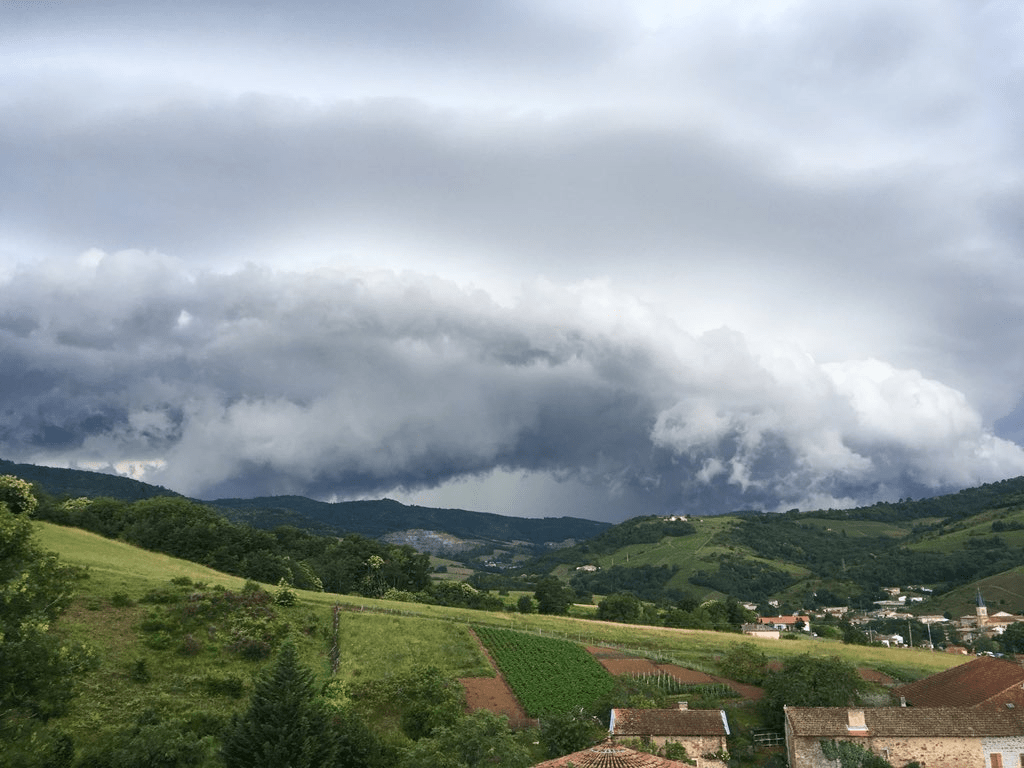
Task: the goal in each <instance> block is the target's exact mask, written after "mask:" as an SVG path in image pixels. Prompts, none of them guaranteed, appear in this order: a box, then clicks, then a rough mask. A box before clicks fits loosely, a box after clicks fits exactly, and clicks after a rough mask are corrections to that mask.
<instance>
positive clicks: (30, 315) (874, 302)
mask: <svg viewBox="0 0 1024 768" xmlns="http://www.w3.org/2000/svg"><path fill="white" fill-rule="evenodd" d="M1022 16H1024V12H1022V11H1021V9H1020V7H1019V5H1018V4H1017V3H1014V2H1009V1H1005V2H999V1H995V2H985V3H976V2H966V1H964V2H960V1H959V0H945V1H943V2H937V3H936V2H923V0H922V1H921V2H918V1H917V0H909V1H908V2H903V3H900V4H898V5H894V4H893V3H891V2H882V0H877V1H875V0H868V1H866V2H857V3H831V4H822V3H817V2H811V1H810V0H805V1H802V2H788V1H787V2H783V1H782V0H779V1H778V2H773V1H771V0H769V1H768V2H762V3H758V4H757V5H756V6H754V5H750V4H740V3H722V2H718V1H717V0H715V1H714V2H712V1H710V0H709V2H692V3H685V4H678V3H668V2H666V3H660V2H643V3H639V2H628V1H627V0H621V1H620V0H599V1H598V2H587V3H581V2H575V1H574V0H564V2H561V1H560V2H500V1H496V2H490V3H487V4H486V5H481V4H479V3H475V2H456V3H449V4H447V5H446V10H445V13H444V14H443V15H441V14H438V12H437V9H436V7H435V6H433V5H432V4H429V3H423V2H419V1H418V0H382V1H381V2H377V3H373V4H360V3H326V2H309V3H303V4H301V5H300V6H298V7H296V8H290V9H289V10H288V12H282V11H279V10H277V9H275V8H273V7H271V6H268V5H266V4H260V3H256V4H253V3H249V2H246V3H243V2H227V3H218V4H212V5H211V4H208V3H198V2H189V1H187V0H186V1H185V2H182V1H181V0H178V1H177V2H175V3H169V2H153V3H147V4H146V5H145V7H137V4H130V3H125V2H121V0H109V1H107V2H96V3H89V4H72V5H70V6H67V5H66V4H58V3H47V2H33V3H6V4H0V166H2V168H3V178H4V184H2V185H0V361H2V363H3V365H2V367H0V455H4V456H5V457H7V458H15V459H21V460H30V461H38V462H40V463H63V464H72V465H80V466H99V467H104V468H115V469H117V470H119V471H131V472H134V473H135V474H137V475H138V476H140V477H143V478H144V479H146V480H149V481H152V482H158V483H162V484H164V485H167V486H169V487H172V488H174V489H175V490H180V491H183V492H186V493H192V494H196V495H201V496H207V497H210V496H216V495H228V494H232V495H254V494H259V493H285V492H295V493H305V494H310V495H317V496H320V497H323V498H349V497H353V496H359V495H381V494H385V493H387V494H390V495H393V496H397V497H400V498H403V499H406V500H416V501H420V502H422V503H431V504H444V503H446V502H451V503H452V504H453V505H454V504H455V503H456V502H457V503H458V504H459V505H461V506H470V507H471V508H486V509H493V510H495V511H506V512H511V513H513V514H523V515H530V514H566V513H568V514H580V515H589V516H603V517H605V518H608V519H620V518H622V517H625V516H628V515H631V514H638V513H641V512H651V511H664V510H674V509H679V508H683V509H687V510H688V511H715V512H719V511H726V510H729V509H735V508H743V507H758V508H766V509H785V508H788V507H791V506H832V505H836V506H846V505H850V504H854V503H869V502H871V501H874V500H876V499H886V498H899V497H905V496H919V495H923V494H925V493H935V492H939V491H943V490H951V489H956V488H959V487H964V486H966V485H971V484H975V483H978V482H985V481H989V480H997V479H1001V478H1004V477H1008V476H1012V475H1017V474H1022V473H1024V455H1022V450H1021V448H1020V446H1021V445H1024V355H1022V354H1021V352H1020V350H1022V349H1024V323H1022V322H1021V318H1022V317H1024V298H1022V297H1024V225H1022V221H1024V219H1022V217H1021V211H1022V210H1024V157H1022V149H1024V145H1022V143H1021V140H1020V131H1019V118H1018V117H1017V115H1018V112H1019V104H1020V103H1021V102H1022V100H1024V92H1022V90H1024V88H1022V83H1024V78H1021V74H1022V69H1024V61H1022V59H1021V57H1020V54H1019V51H1020V50H1021V49H1022V43H1024V41H1022V40H1021V36H1022V35H1024V32H1022V30H1024V25H1022V24H1021V21H1022V20H1024V19H1022ZM510 497H511V498H510ZM467 500H468V501H467Z"/></svg>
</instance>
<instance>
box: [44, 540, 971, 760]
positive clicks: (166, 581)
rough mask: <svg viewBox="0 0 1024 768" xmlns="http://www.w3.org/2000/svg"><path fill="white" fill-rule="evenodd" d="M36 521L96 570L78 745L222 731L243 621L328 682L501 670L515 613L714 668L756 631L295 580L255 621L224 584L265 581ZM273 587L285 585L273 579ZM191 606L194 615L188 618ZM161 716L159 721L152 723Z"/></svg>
mask: <svg viewBox="0 0 1024 768" xmlns="http://www.w3.org/2000/svg"><path fill="white" fill-rule="evenodd" d="M38 525H39V536H40V540H41V543H42V545H43V546H44V548H45V549H48V550H52V551H55V552H57V553H58V554H59V555H60V557H61V559H62V561H65V562H67V563H69V564H72V565H77V566H80V567H83V568H85V569H87V571H88V578H86V579H84V580H83V581H81V582H80V583H79V585H78V596H77V597H76V599H75V601H74V603H73V605H72V607H71V609H70V610H69V611H68V613H67V614H66V615H65V616H64V617H63V618H62V619H61V620H60V622H59V624H58V631H59V632H60V633H62V634H63V635H64V636H66V637H68V638H71V639H74V640H80V641H84V642H86V643H88V644H89V646H90V647H91V648H92V651H93V659H94V664H93V665H92V666H91V667H90V668H89V669H88V670H85V671H83V672H82V673H81V680H80V690H81V694H80V695H79V696H78V697H77V698H76V699H74V701H73V703H72V707H71V710H70V712H69V713H68V714H67V715H66V716H63V717H59V718H55V719H54V720H53V721H51V722H50V723H49V724H48V725H47V729H48V732H49V733H52V734H64V735H65V736H67V737H68V738H69V739H70V740H71V741H72V742H73V743H74V745H75V746H76V748H77V750H78V752H79V755H83V754H88V753H89V752H90V751H96V750H101V751H102V750H106V751H107V753H109V751H110V745H111V744H114V743H128V742H130V741H131V740H132V739H138V738H139V734H142V733H145V734H147V736H146V738H149V739H151V740H152V744H151V745H150V746H152V748H154V749H156V748H162V749H163V748H166V749H168V750H169V749H170V748H171V745H172V742H171V735H174V736H175V738H177V739H178V741H176V742H173V743H175V744H177V743H180V739H181V738H182V734H183V733H187V734H189V735H190V737H191V738H195V739H200V740H201V739H203V738H206V739H208V740H207V742H206V743H207V745H209V744H210V743H213V742H210V741H209V739H215V738H216V734H218V733H219V732H220V730H221V729H223V727H225V725H226V723H227V722H229V721H230V718H231V716H232V715H233V714H234V713H236V712H239V711H240V710H241V709H243V708H244V706H245V705H246V701H247V697H248V696H249V694H250V693H251V691H252V686H253V682H252V681H253V679H254V677H255V676H257V675H258V674H259V673H260V671H261V670H262V669H263V668H264V667H265V665H266V664H267V663H269V661H268V659H267V657H266V656H263V655H260V654H259V653H250V652H241V651H239V650H238V649H239V648H243V649H244V648H247V647H252V646H245V645H242V646H239V645H238V643H237V639H238V632H239V631H242V632H244V633H252V632H254V631H263V630H261V629H260V627H264V628H267V629H269V630H270V634H268V635H265V636H266V637H267V638H269V639H268V642H269V643H271V644H273V645H274V646H275V647H276V645H277V643H278V642H279V640H280V637H282V636H283V635H282V634H281V633H282V632H285V631H287V632H288V633H290V635H291V636H292V637H293V638H295V640H296V642H297V644H298V649H299V652H300V656H301V658H302V660H303V661H304V662H305V664H306V665H307V666H308V667H310V668H311V669H312V670H313V671H314V672H315V675H316V678H317V685H318V687H320V686H325V685H327V684H329V683H332V681H333V682H334V683H335V684H341V686H342V687H343V688H344V689H345V690H356V689H358V688H359V686H360V685H363V684H366V683H373V682H374V681H386V680H400V679H404V677H403V676H406V675H416V674H422V672H423V669H424V668H426V667H433V668H436V669H437V670H438V671H439V673H440V674H441V675H442V676H448V677H452V678H455V677H476V676H487V675H491V674H493V672H492V671H491V670H490V667H489V665H488V664H487V663H486V660H485V659H484V657H483V655H482V652H481V650H480V647H479V645H478V644H477V643H476V642H475V640H474V639H473V636H472V634H471V633H470V631H469V630H470V627H471V626H473V625H487V626H493V627H503V628H509V627H513V628H515V629H517V630H521V631H528V632H531V633H535V634H542V635H544V636H545V637H560V638H563V639H565V640H569V641H572V642H575V643H580V644H583V645H602V646H614V647H620V648H629V649H631V650H632V651H633V652H634V653H637V654H641V655H645V656H649V657H652V658H658V659H661V660H663V661H665V662H668V663H673V664H678V665H684V666H687V667H689V668H692V669H698V670H706V671H714V670H715V669H716V664H717V661H716V659H717V658H719V657H721V656H722V655H723V654H724V653H725V652H726V651H727V650H728V649H730V648H731V647H733V646H734V645H735V644H737V643H742V642H751V641H750V640H748V639H746V638H744V637H743V636H740V635H736V634H729V633H718V632H701V631H685V630H671V629H666V628H663V627H643V626H623V625H616V624H610V623H605V622H596V621H592V620H587V619H583V618H578V617H574V616H570V617H555V616H540V615H537V614H529V615H524V614H509V613H506V612H491V611H472V610H465V609H458V608H445V607H441V606H434V605H424V604H413V603H392V602H389V601H386V600H376V599H371V598H362V597H358V596H351V595H337V594H329V593H323V592H310V591H304V590H295V593H296V595H297V601H296V603H295V604H294V605H292V606H282V605H276V604H274V605H270V606H268V610H267V611H266V612H264V613H262V614H261V615H262V616H263V618H262V619H260V620H259V622H256V623H253V619H252V618H249V619H245V620H244V621H243V620H242V618H241V617H239V616H231V615H224V614H218V613H216V611H217V610H218V608H217V606H218V605H221V604H222V603H223V602H224V600H225V598H224V597H219V596H237V595H244V594H247V593H248V594H254V592H253V591H252V587H253V586H254V585H249V586H247V585H246V582H244V581H243V580H241V579H238V578H235V577H231V576H227V575H225V574H223V573H220V572H217V571H214V570H212V569H209V568H206V567H204V566H201V565H197V564H195V563H192V562H188V561H185V560H180V559H176V558H172V557H168V556H165V555H159V554H154V553H152V552H147V551H145V550H142V549H138V548H136V547H132V546H130V545H127V544H125V543H123V542H118V541H111V540H108V539H104V538H102V537H100V536H97V535H95V534H91V533H87V532H84V531H81V530H78V529H74V528H66V527H61V526H57V525H52V524H49V523H40V524H38ZM264 589H269V590H270V591H271V593H272V592H273V588H264ZM232 599H233V598H232ZM336 606H339V607H340V608H341V609H342V610H340V611H338V610H336V609H335V607H336ZM270 608H272V610H269V609H270ZM193 615H194V616H196V620H195V621H193V620H192V619H190V618H189V616H193ZM189 622H192V623H189ZM334 622H338V623H337V624H335V623H334ZM193 624H195V625H196V627H197V628H196V629H194V628H193ZM339 636H340V637H343V638H344V642H343V643H341V644H340V645H339V646H337V647H338V652H337V656H336V657H332V650H331V646H332V638H337V637H339ZM757 645H758V646H759V647H760V648H762V650H763V651H764V652H765V653H767V654H768V656H769V658H771V659H773V660H776V661H784V660H785V659H787V658H791V657H793V656H796V655H800V654H804V653H811V654H813V655H821V656H833V655H839V656H841V657H842V658H844V659H846V660H848V661H850V662H851V663H854V664H855V665H856V666H858V667H869V668H873V669H882V670H885V671H886V672H889V673H890V674H891V673H896V674H898V675H899V676H900V677H901V678H902V679H915V678H917V677H920V676H923V675H925V674H931V673H933V672H936V671H940V670H942V669H946V668H948V667H949V666H952V665H954V664H957V663H960V662H961V661H962V659H961V658H956V657H951V656H947V655H945V654H935V653H926V652H923V651H916V650H911V651H906V650H902V651H898V650H891V649H888V648H860V647H854V646H846V645H841V644H839V643H837V642H834V641H828V640H821V639H811V638H801V639H799V640H797V641H796V642H788V643H780V642H775V643H771V642H768V641H757ZM335 658H336V662H335ZM332 662H335V663H333V664H332ZM328 688H329V689H330V690H342V688H338V687H335V688H330V686H328ZM370 688H373V686H372V685H371V686H370ZM156 722H159V723H161V724H162V725H161V728H155V726H154V727H152V729H151V726H150V725H146V724H147V723H150V724H152V723H156ZM528 738H529V739H535V738H536V735H535V734H534V735H530V736H528ZM44 741H45V739H44ZM161 764H184V763H170V762H168V763H161ZM189 764H211V765H213V764H216V763H215V761H213V762H211V761H209V760H207V761H205V762H200V761H197V762H195V763H189Z"/></svg>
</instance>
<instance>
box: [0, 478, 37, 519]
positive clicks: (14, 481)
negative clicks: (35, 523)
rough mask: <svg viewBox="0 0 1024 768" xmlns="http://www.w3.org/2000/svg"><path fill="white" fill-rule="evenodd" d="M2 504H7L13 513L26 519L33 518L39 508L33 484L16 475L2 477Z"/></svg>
mask: <svg viewBox="0 0 1024 768" xmlns="http://www.w3.org/2000/svg"><path fill="white" fill-rule="evenodd" d="M0 503H4V504H7V508H8V509H10V510H11V512H13V513H14V514H16V515H23V516H24V517H31V516H32V513H33V512H35V510H36V507H38V506H39V502H38V501H37V500H36V497H35V494H34V493H32V486H31V484H29V483H28V482H27V481H25V480H22V479H21V478H20V477H15V476H14V475H2V476H0Z"/></svg>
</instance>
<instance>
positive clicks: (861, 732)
mask: <svg viewBox="0 0 1024 768" xmlns="http://www.w3.org/2000/svg"><path fill="white" fill-rule="evenodd" d="M846 732H847V733H848V734H849V735H850V736H867V735H868V724H867V723H866V722H865V720H864V710H863V709H848V710H846Z"/></svg>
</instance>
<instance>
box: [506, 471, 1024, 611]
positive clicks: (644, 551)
mask: <svg viewBox="0 0 1024 768" xmlns="http://www.w3.org/2000/svg"><path fill="white" fill-rule="evenodd" d="M1021 565H1024V478H1014V479H1011V480H1005V481H1002V482H998V483H990V484H987V485H983V486H980V487H978V488H970V489H967V490H964V491H961V492H959V493H955V494H950V495H946V496H939V497H935V498H929V499H921V500H917V501H913V500H909V499H907V500H902V501H899V502H894V503H878V504H874V505H872V506H870V507H863V508H858V509H849V510H823V511H799V510H792V511H790V512H787V513H784V514H764V513H744V514H741V515H725V516H721V517H715V518H700V517H693V518H690V520H689V521H681V520H670V519H668V518H661V517H644V518H634V519H632V520H628V521H626V522H625V523H622V524H621V525H617V526H615V527H614V528H612V529H610V530H608V531H605V532H604V533H602V534H601V535H600V536H598V537H595V538H594V539H592V540H591V541H588V542H585V543H583V544H580V545H577V546H574V547H569V548H566V549H562V550H557V551H555V552H551V553H547V554H545V555H543V556H542V557H540V558H537V559H536V560H534V561H531V562H530V563H527V564H524V566H523V567H522V568H521V569H520V571H519V573H520V574H521V575H522V577H523V578H525V579H529V578H535V577H536V575H537V574H540V573H561V574H563V575H564V577H565V578H566V579H567V580H568V582H569V584H571V585H572V586H573V587H574V588H575V589H576V590H577V592H578V593H579V594H584V595H585V594H587V593H596V594H611V593H614V592H628V593H631V594H633V595H636V596H638V597H641V598H642V599H644V600H649V601H654V602H661V603H665V604H670V603H678V602H679V601H680V600H687V599H688V600H691V601H692V600H694V599H696V600H703V599H705V598H707V597H725V596H729V597H732V598H735V599H739V600H744V601H752V602H755V603H766V602H767V601H769V600H776V601H781V602H782V603H783V604H785V606H786V607H788V608H789V609H792V610H796V609H803V608H813V607H821V606H827V605H851V606H854V607H863V608H867V607H871V604H872V601H873V600H876V599H881V598H882V597H884V596H885V594H884V592H883V591H882V588H883V587H886V586H899V585H902V586H908V585H918V586H921V587H924V588H927V589H928V590H929V594H932V595H936V596H941V595H944V594H947V593H951V592H955V591H956V590H958V589H960V588H962V587H964V586H965V585H968V584H972V583H975V582H977V581H978V580H980V579H984V578H988V577H993V576H994V575H996V574H1000V573H1003V572H1005V571H1008V570H1010V569H1012V568H1015V567H1017V566H1021ZM595 569H596V570H595ZM505 578H506V579H507V580H511V579H512V578H513V574H511V573H509V574H506V575H505ZM1007 600H1009V602H1008V603H1007V610H1009V609H1010V608H1014V609H1015V610H1024V595H1021V596H1020V599H1019V600H1018V601H1016V602H1013V600H1012V599H1011V598H1007ZM1017 603H1019V605H1018V604H1017Z"/></svg>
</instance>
